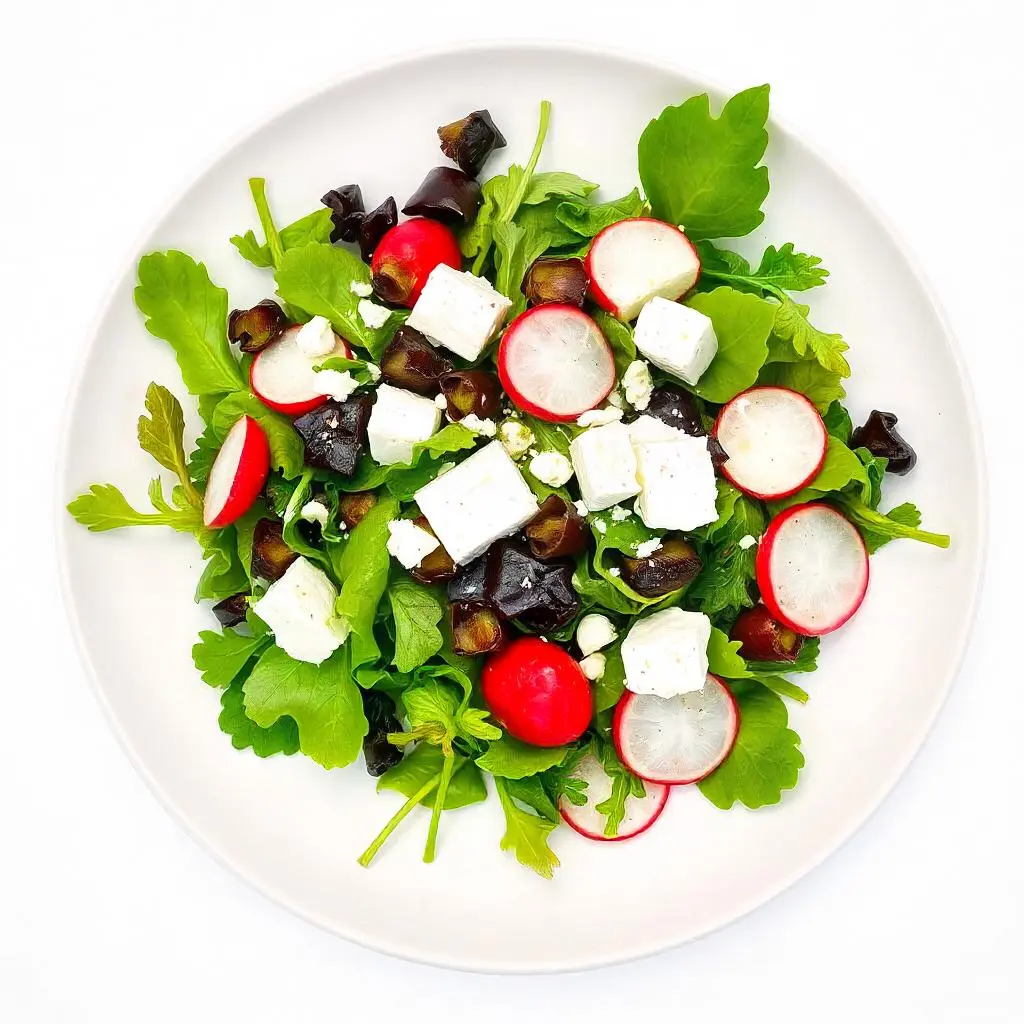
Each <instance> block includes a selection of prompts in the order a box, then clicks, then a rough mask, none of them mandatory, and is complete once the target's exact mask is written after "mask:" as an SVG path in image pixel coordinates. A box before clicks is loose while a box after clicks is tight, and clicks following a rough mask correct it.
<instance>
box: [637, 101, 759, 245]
mask: <svg viewBox="0 0 1024 1024" xmlns="http://www.w3.org/2000/svg"><path fill="white" fill-rule="evenodd" d="M767 120H768V86H767V85H762V86H757V87H756V88H753V89H746V90H744V91H743V92H740V93H737V94H736V95H735V96H733V97H732V99H730V100H729V101H728V102H727V103H726V104H725V106H724V107H723V108H722V113H721V115H720V116H719V117H717V118H715V117H712V115H711V104H710V101H709V99H708V95H707V93H703V94H701V95H699V96H692V97H691V98H690V99H688V100H686V101H685V102H684V103H682V104H680V105H679V106H677V107H666V108H665V110H663V111H662V113H661V115H660V116H659V117H657V118H656V119H655V120H653V121H651V123H650V124H649V125H648V126H647V127H646V128H645V129H644V132H643V135H641V136H640V144H639V148H638V158H639V165H640V181H641V182H642V183H643V186H644V191H645V192H646V193H647V198H648V199H649V200H650V203H651V207H652V209H653V211H654V215H655V216H656V217H659V218H660V219H661V220H665V221H668V222H669V223H671V224H681V225H682V226H683V228H684V230H685V231H686V234H687V235H688V236H689V237H690V238H692V239H700V238H729V237H733V236H736V235H746V234H749V233H750V232H751V231H753V230H754V228H756V227H758V225H760V224H761V222H762V221H763V220H764V214H763V213H762V212H761V204H762V203H763V202H764V200H765V198H766V197H767V195H768V170H767V168H765V167H763V166H758V164H760V161H761V158H762V157H763V156H764V151H765V149H766V148H767V146H768V132H767V131H766V130H765V123H766V122H767Z"/></svg>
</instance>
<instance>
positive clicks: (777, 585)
mask: <svg viewBox="0 0 1024 1024" xmlns="http://www.w3.org/2000/svg"><path fill="white" fill-rule="evenodd" d="M756 572H757V585H758V588H759V589H760V591H761V600H762V601H764V603H765V607H766V608H767V609H768V611H770V612H771V613H772V615H773V616H775V618H776V619H778V620H779V621H780V622H781V623H782V624H783V625H784V626H788V627H789V628H790V629H792V630H794V631H795V632H797V633H801V634H803V635H804V636H823V635H824V634H825V633H831V632H832V631H833V630H834V629H838V628H839V627H840V626H841V625H843V623H845V622H847V621H848V620H849V619H850V618H851V617H852V616H853V614H854V612H856V611H857V609H858V608H859V607H860V606H861V602H862V601H863V600H864V595H865V593H866V592H867V589H868V578H869V576H870V569H869V565H868V552H867V548H865V546H864V541H863V539H862V538H861V535H860V533H859V532H858V530H857V528H856V527H855V526H854V525H853V523H851V522H850V521H849V520H848V519H847V518H846V517H845V516H844V515H843V514H842V513H841V512H838V511H836V509H834V508H832V507H831V506H830V505H822V504H811V505H794V506H793V507H792V508H789V509H786V511H785V512H783V513H781V514H780V515H778V516H776V517H775V518H774V519H773V520H772V521H771V523H770V524H769V525H768V529H767V531H766V532H765V535H764V537H763V538H762V540H761V545H760V547H759V548H758V551H757V562H756Z"/></svg>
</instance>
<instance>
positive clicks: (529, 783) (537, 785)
mask: <svg viewBox="0 0 1024 1024" xmlns="http://www.w3.org/2000/svg"><path fill="white" fill-rule="evenodd" d="M557 770H558V769H557V768H556V769H548V773H547V775H545V774H541V775H527V776H526V777H525V778H522V779H506V780H505V788H506V789H507V790H508V795H509V796H510V797H512V799H513V800H514V801H516V803H520V804H526V806H527V807H532V808H533V809H534V810H535V811H536V812H537V813H538V814H539V815H540V816H541V817H542V818H545V819H547V820H548V821H550V822H553V823H554V824H555V825H558V824H559V823H560V822H561V820H562V815H561V814H560V813H559V810H558V804H556V803H555V801H554V799H553V798H552V795H551V793H550V792H549V787H547V786H545V782H546V781H547V779H548V776H549V775H550V773H551V772H552V771H557ZM585 800H586V798H585V797H584V801H585Z"/></svg>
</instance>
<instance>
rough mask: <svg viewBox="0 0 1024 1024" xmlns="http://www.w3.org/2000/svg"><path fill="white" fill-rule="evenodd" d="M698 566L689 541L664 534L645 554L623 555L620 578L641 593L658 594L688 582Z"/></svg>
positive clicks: (696, 572)
mask: <svg viewBox="0 0 1024 1024" xmlns="http://www.w3.org/2000/svg"><path fill="white" fill-rule="evenodd" d="M701 566H702V563H701V560H700V556H699V555H698V554H697V552H696V550H695V548H694V547H693V545H692V544H690V543H689V542H688V541H686V540H685V539H684V538H682V537H679V536H672V535H666V536H665V537H663V538H662V541H661V547H660V548H658V550H657V551H655V552H653V553H652V554H650V555H647V556H646V557H645V558H631V557H629V556H628V555H623V556H622V566H621V567H622V579H623V580H624V581H625V582H626V583H628V584H629V586H631V587H632V588H633V589H634V590H635V591H636V592H637V593H638V594H639V595H640V596H641V597H662V596H664V595H665V594H671V593H672V592H673V591H675V590H681V589H682V588H683V587H685V586H688V585H689V584H690V583H692V582H693V581H694V579H696V577H697V574H698V573H699V572H700V570H701Z"/></svg>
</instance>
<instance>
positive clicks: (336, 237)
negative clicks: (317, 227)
mask: <svg viewBox="0 0 1024 1024" xmlns="http://www.w3.org/2000/svg"><path fill="white" fill-rule="evenodd" d="M320 202H321V203H323V204H324V206H326V207H327V208H328V209H329V210H330V211H331V224H333V225H334V227H333V229H332V231H331V241H332V242H354V241H355V240H356V239H357V238H358V237H359V229H360V228H361V227H362V224H363V218H364V217H365V216H366V215H365V213H364V210H365V209H366V207H364V206H363V190H362V189H361V188H360V187H359V186H358V185H342V186H341V188H332V189H331V191H330V192H328V193H327V195H325V196H324V197H323V198H322V199H321V200H320Z"/></svg>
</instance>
